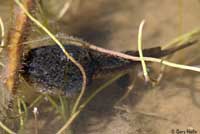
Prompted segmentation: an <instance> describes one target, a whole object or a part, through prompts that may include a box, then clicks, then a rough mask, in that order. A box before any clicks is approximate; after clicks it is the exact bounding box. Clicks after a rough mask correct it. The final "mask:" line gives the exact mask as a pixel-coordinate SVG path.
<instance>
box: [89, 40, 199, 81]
mask: <svg viewBox="0 0 200 134" xmlns="http://www.w3.org/2000/svg"><path fill="white" fill-rule="evenodd" d="M196 42H197V40H196V41H192V42H188V43H185V44H183V45H181V46H178V47H174V48H169V49H164V50H162V48H161V47H153V48H147V49H143V50H142V52H143V55H144V57H154V58H160V57H164V56H167V55H170V54H173V53H175V52H177V51H179V50H182V49H184V48H187V47H189V46H192V45H193V44H195V43H196ZM123 53H125V54H128V55H132V56H139V52H138V51H125V52H123ZM91 55H92V57H93V59H94V61H95V65H96V69H95V72H94V75H93V76H94V78H98V77H102V76H105V77H107V76H109V75H110V74H112V73H116V72H120V71H126V70H128V69H130V68H132V66H134V65H136V64H138V63H139V62H138V61H135V62H134V61H131V60H127V59H124V58H122V57H115V56H112V55H108V54H102V53H99V52H93V53H91ZM99 74H100V75H99Z"/></svg>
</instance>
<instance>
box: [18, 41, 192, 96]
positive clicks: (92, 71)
mask: <svg viewBox="0 0 200 134" xmlns="http://www.w3.org/2000/svg"><path fill="white" fill-rule="evenodd" d="M193 43H194V42H192V43H189V44H185V45H182V46H181V47H177V48H174V49H169V50H161V48H160V47H155V48H149V49H144V50H143V54H144V56H149V57H162V56H165V55H168V54H172V53H174V52H176V51H177V50H180V49H183V48H185V47H187V46H190V45H192V44H193ZM65 49H66V50H67V51H68V52H69V53H70V54H71V56H73V57H74V58H75V59H76V60H77V61H78V62H79V63H80V64H81V65H82V66H83V67H84V69H85V72H86V75H87V81H88V83H87V84H88V85H89V84H90V83H91V82H92V79H94V78H96V77H99V76H101V75H102V76H103V75H105V74H108V73H112V72H114V71H117V70H123V69H127V68H130V67H132V65H134V64H137V63H139V62H133V61H130V60H126V59H123V58H119V57H114V56H111V55H108V54H103V53H100V52H97V51H94V50H90V49H88V48H84V47H79V46H75V45H73V44H67V45H65ZM125 53H126V54H129V55H134V56H138V52H137V51H127V52H125ZM23 62H24V64H23V67H22V70H23V71H22V76H23V77H24V78H25V80H26V81H27V82H29V83H30V84H32V85H33V87H35V88H37V89H39V91H40V92H48V93H53V94H63V95H66V96H71V95H74V94H75V93H78V92H79V91H80V89H81V86H82V75H81V72H80V70H79V68H78V67H76V66H75V65H74V64H73V63H72V62H71V61H70V60H69V59H68V58H67V57H66V56H65V54H64V53H63V52H62V50H61V49H60V48H59V46H57V45H49V46H43V47H38V48H34V49H31V50H30V51H29V52H28V53H27V54H26V55H25V57H24V61H23Z"/></svg>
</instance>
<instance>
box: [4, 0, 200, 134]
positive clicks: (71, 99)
mask: <svg viewBox="0 0 200 134" xmlns="http://www.w3.org/2000/svg"><path fill="white" fill-rule="evenodd" d="M180 1H181V0H180ZM72 3H73V1H72V0H67V2H66V3H65V4H64V6H63V8H62V9H61V10H60V13H59V15H58V18H57V20H56V21H59V20H60V19H61V18H62V17H63V15H64V14H67V13H68V10H69V7H70V6H71V4H72ZM14 5H15V6H16V7H15V8H17V10H16V11H15V12H14V18H15V19H16V20H15V21H16V22H14V24H13V26H12V28H13V27H14V29H15V30H14V32H13V31H12V30H13V29H12V28H11V29H10V31H9V32H8V33H9V35H8V36H6V37H7V38H6V39H7V40H6V42H5V32H4V31H5V30H4V29H5V28H4V25H3V24H4V23H3V21H1V20H0V25H1V33H2V40H1V47H3V50H2V51H1V54H2V57H3V58H2V62H1V66H2V67H1V68H2V69H1V74H2V76H3V75H4V76H3V77H2V78H1V79H2V80H1V89H0V94H1V95H0V97H1V100H0V101H1V102H0V112H1V115H0V127H1V129H2V130H0V133H10V134H14V133H19V134H20V133H35V134H38V133H40V129H41V126H40V123H39V118H43V117H41V113H42V112H44V113H51V115H53V116H54V117H51V119H52V120H53V121H54V122H55V123H58V126H56V127H55V128H56V129H58V128H59V129H58V130H55V132H56V133H57V134H61V133H64V132H65V133H67V134H68V133H69V134H72V133H74V132H73V127H72V124H73V123H74V120H75V119H76V118H77V117H78V116H79V114H80V113H81V112H82V111H83V109H84V108H85V107H86V106H87V105H88V104H89V103H90V102H91V100H93V99H94V98H95V96H96V95H97V94H98V93H100V92H101V91H102V90H103V89H105V88H106V87H108V86H109V85H111V84H112V83H113V82H115V81H116V80H118V79H120V78H121V77H122V76H125V75H127V74H128V73H130V71H127V70H126V67H124V62H125V63H126V64H130V63H135V62H136V61H137V63H138V64H139V63H140V61H141V64H142V69H143V77H144V78H145V81H146V83H148V84H149V85H153V86H155V85H156V84H157V85H158V84H159V81H160V79H161V77H159V78H156V79H153V78H152V77H151V72H148V67H147V65H146V64H148V62H156V63H159V64H160V65H162V66H169V67H173V68H177V69H180V70H190V71H195V72H197V73H199V72H200V68H199V67H197V66H189V65H182V64H177V63H174V62H169V60H170V57H166V58H164V59H159V58H160V57H162V56H167V55H166V54H162V52H166V51H165V50H171V49H173V48H179V47H180V48H181V47H183V48H184V47H187V46H190V45H191V44H194V46H195V45H199V41H198V39H199V37H200V28H197V29H194V30H192V31H191V32H188V33H186V34H183V35H180V36H178V37H177V38H175V39H173V40H172V41H170V42H169V43H167V44H166V45H162V46H161V47H156V48H153V49H145V50H144V51H142V31H143V26H144V21H142V23H141V25H140V27H139V32H138V51H134V52H133V51H128V52H125V53H121V52H116V51H112V50H108V49H104V48H101V47H98V46H95V45H93V44H90V43H88V42H85V41H82V40H81V39H77V38H74V37H71V36H66V35H64V34H54V33H55V32H51V31H53V29H50V27H51V26H49V22H48V20H47V19H46V18H45V13H44V9H42V7H43V6H42V2H41V1H40V2H38V1H35V0H22V1H20V0H15V3H14ZM178 6H180V10H181V9H182V4H181V3H179V5H178ZM38 12H39V13H38ZM38 14H39V16H38ZM181 17H182V12H180V27H182V26H181V25H182V21H181ZM146 23H148V22H146ZM32 29H37V30H36V31H37V33H39V34H42V36H43V35H45V37H46V35H48V37H47V38H41V39H39V40H38V41H37V40H34V39H32V37H31V36H32V35H31V31H32ZM34 43H36V44H40V45H41V46H37V47H35V46H34V45H35V44H34ZM49 43H50V44H56V45H57V46H52V45H50V46H49ZM66 44H73V45H74V46H72V47H70V45H68V46H66ZM26 45H29V48H32V49H30V50H27V49H28V47H27V46H26ZM4 46H5V48H4ZM47 47H48V49H46V48H47ZM42 48H44V49H42ZM152 50H159V51H155V52H154V51H152ZM27 51H28V52H27ZM74 51H75V52H74ZM54 52H55V53H56V54H57V56H55V55H53V57H52V58H51V59H49V55H50V54H54ZM81 53H83V54H84V56H82V55H80V54H81ZM131 53H134V54H131ZM154 53H155V54H154ZM60 54H61V55H60ZM76 54H77V55H76ZM169 54H171V53H169ZM24 55H25V56H24ZM27 55H28V56H29V58H28V60H27V59H26V58H27ZM42 55H43V56H44V57H47V58H46V59H45V58H44V57H42ZM85 55H87V56H85ZM99 55H100V56H99ZM157 55H162V56H157ZM37 56H39V57H37ZM4 57H6V58H5V61H4ZM55 57H56V58H57V59H53V58H55ZM88 58H89V59H88ZM90 58H91V59H90ZM95 58H96V59H95ZM195 58H196V57H194V59H195ZM197 58H198V55H197ZM97 59H98V60H99V61H98V60H97ZM108 59H109V60H108ZM60 60H63V62H62V66H61V65H60V64H61V63H60ZM88 60H92V61H95V63H94V64H95V65H96V66H97V67H96V68H100V69H99V70H98V69H96V68H91V63H92V62H88ZM106 60H107V61H106ZM65 61H68V63H67V64H65V63H64V62H65ZM29 62H30V63H29ZM44 62H45V64H43V65H41V63H44ZM46 62H49V63H48V64H49V65H48V66H46V64H47V63H46ZM119 62H120V69H118V70H117V71H115V73H114V75H112V77H110V78H109V80H107V81H106V82H104V83H101V85H100V86H99V87H95V88H94V89H92V92H91V91H89V93H87V92H88V89H87V88H88V87H87V86H88V84H89V83H91V79H93V77H94V76H92V75H93V73H94V74H95V77H97V75H98V73H99V72H101V71H105V70H106V69H107V68H108V67H107V66H103V65H105V64H106V65H110V66H112V67H110V68H112V69H113V68H114V67H116V66H114V64H115V63H116V64H118V63H119ZM33 63H34V64H33ZM36 63H37V64H36ZM69 63H70V64H69ZM51 64H52V65H51ZM121 64H122V65H121ZM40 65H41V66H40ZM55 65H56V69H58V70H56V69H55V68H53V67H55ZM86 65H87V66H86ZM95 65H94V66H95ZM22 66H23V67H26V68H23V67H22ZM44 66H45V67H48V68H46V70H44V69H45V67H44ZM58 66H59V67H58ZM113 66H114V67H113ZM125 66H126V65H125ZM21 67H22V68H21ZM31 67H32V68H31ZM36 67H37V68H36ZM123 67H124V70H123ZM52 68H53V70H54V72H53V74H52V72H51V71H52ZM110 68H108V69H110ZM131 68H132V66H131ZM21 69H22V70H21ZM37 69H38V70H37ZM62 69H63V71H61V72H58V71H60V70H62ZM66 69H68V70H67V71H69V70H70V71H72V72H70V73H68V72H67V73H68V75H67V77H66V75H65V73H66ZM94 69H96V70H97V71H96V70H94ZM114 69H115V68H114ZM41 70H42V73H43V72H45V71H46V74H47V76H45V75H44V74H45V73H44V74H42V73H41ZM49 70H50V71H49ZM119 70H122V71H119ZM129 70H130V67H129ZM90 71H91V72H90ZM95 71H96V72H95ZM49 72H50V73H51V74H48V73H49ZM108 72H109V70H108ZM116 72H118V73H116ZM163 72H164V70H162V69H161V74H159V75H160V76H161V75H163ZM29 73H30V74H29ZM59 73H60V74H59ZM77 73H78V75H77V76H78V77H73V78H71V77H72V75H73V76H75V75H76V74H77ZM169 73H170V72H169ZM58 74H59V76H60V75H62V74H63V77H59V76H58ZM106 74H108V75H110V74H109V73H107V72H106V73H104V74H103V75H105V76H106ZM27 75H28V76H27ZM33 75H34V77H33ZM46 77H48V79H46ZM58 77H59V78H58ZM65 77H66V78H65ZM27 78H28V80H27ZM38 78H39V79H38ZM54 78H55V79H54ZM47 80H48V81H47ZM54 80H56V81H54ZM69 80H70V81H69ZM33 81H34V82H36V84H33V85H32V84H31V82H33ZM77 81H78V83H77ZM37 82H38V83H37ZM67 82H68V83H67ZM41 83H45V84H47V85H45V86H44V85H42V87H41V88H40V89H41V90H42V93H38V92H37V90H36V88H37V87H39V86H41ZM63 83H64V84H63ZM66 84H67V86H63V85H66ZM49 85H50V86H49ZM47 86H48V87H47ZM55 87H56V88H58V89H55ZM66 87H67V88H70V90H74V91H80V92H77V93H79V94H75V95H74V93H72V92H68V91H69V89H64V88H66ZM47 88H50V90H46V89H47ZM61 88H63V89H61ZM55 90H56V92H57V91H58V92H57V93H56V94H52V91H55ZM60 90H64V91H66V92H65V93H64V95H63V93H61V92H60ZM86 91H87V92H86ZM128 94H129V91H127V92H126V93H125V94H124V96H122V97H121V98H119V99H118V100H120V101H122V98H123V99H126V97H127V96H128ZM46 100H47V101H46ZM117 104H118V103H117ZM30 120H32V121H31V122H32V127H33V130H30V131H31V132H29V130H27V126H26V125H27V122H29V121H30ZM44 124H45V123H44ZM45 125H48V124H45ZM49 125H51V123H49ZM43 127H45V126H43Z"/></svg>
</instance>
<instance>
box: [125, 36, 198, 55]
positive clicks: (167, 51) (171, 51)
mask: <svg viewBox="0 0 200 134" xmlns="http://www.w3.org/2000/svg"><path fill="white" fill-rule="evenodd" d="M197 41H198V40H194V41H190V42H186V43H185V44H182V45H180V46H177V47H174V48H169V49H164V50H162V48H161V47H154V48H147V49H144V50H142V51H143V55H144V57H154V58H160V57H164V56H167V55H171V54H174V53H175V52H177V51H179V50H182V49H184V48H187V47H190V46H192V45H194V44H195V43H196V42H197ZM125 53H126V54H129V55H132V56H139V52H138V51H126V52H125Z"/></svg>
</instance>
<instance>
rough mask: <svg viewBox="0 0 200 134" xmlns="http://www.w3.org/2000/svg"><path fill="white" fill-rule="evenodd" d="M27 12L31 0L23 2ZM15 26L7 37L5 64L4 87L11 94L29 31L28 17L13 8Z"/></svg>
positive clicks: (14, 90)
mask: <svg viewBox="0 0 200 134" xmlns="http://www.w3.org/2000/svg"><path fill="white" fill-rule="evenodd" d="M23 4H24V5H25V7H26V9H27V10H29V11H30V10H31V9H32V7H33V0H23ZM14 13H15V16H14V18H15V20H14V22H15V24H14V26H13V27H12V30H11V31H10V33H9V35H8V43H7V45H8V48H7V61H8V62H7V64H6V80H5V86H6V88H7V89H8V90H10V91H11V92H12V93H15V92H16V88H15V87H16V80H17V78H18V69H19V65H20V61H21V58H22V50H23V44H22V42H24V41H26V38H27V35H28V33H29V31H30V27H29V24H30V23H29V20H28V17H27V16H26V15H25V14H24V12H23V11H22V10H21V9H20V8H19V7H18V6H16V7H15V10H14Z"/></svg>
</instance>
